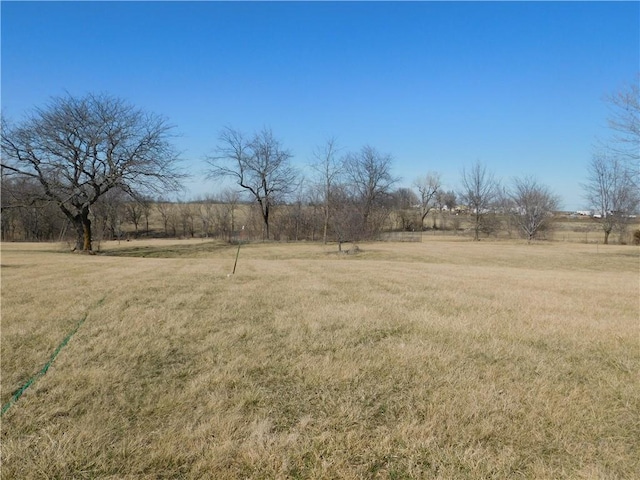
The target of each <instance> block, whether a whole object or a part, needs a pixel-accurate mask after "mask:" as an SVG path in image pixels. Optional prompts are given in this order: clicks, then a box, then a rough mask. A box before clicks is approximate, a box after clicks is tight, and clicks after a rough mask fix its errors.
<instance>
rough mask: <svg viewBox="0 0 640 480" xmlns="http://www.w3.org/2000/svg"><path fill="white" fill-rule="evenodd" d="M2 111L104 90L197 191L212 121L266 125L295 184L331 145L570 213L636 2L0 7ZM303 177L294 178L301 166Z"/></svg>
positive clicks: (635, 23)
mask: <svg viewBox="0 0 640 480" xmlns="http://www.w3.org/2000/svg"><path fill="white" fill-rule="evenodd" d="M1 15H2V30H1V36H2V38H1V39H2V46H1V48H2V51H1V53H2V85H1V86H2V95H1V99H2V112H3V115H7V116H8V117H10V118H11V119H13V120H19V119H20V118H21V117H22V115H24V114H25V113H26V112H27V111H29V109H31V108H33V107H35V106H38V105H43V104H45V103H46V102H47V101H48V99H49V98H50V97H51V96H54V95H61V94H64V92H65V91H68V92H69V93H71V94H73V95H82V94H85V93H87V92H108V93H111V94H113V95H116V96H118V97H122V98H124V99H126V100H128V101H130V102H131V103H133V104H135V105H137V106H139V107H141V108H144V109H146V110H150V111H153V112H156V113H159V114H162V115H165V116H166V117H168V118H169V120H170V121H171V123H173V124H175V125H176V127H177V128H176V131H177V132H178V133H180V134H181V137H180V138H179V139H178V140H177V142H176V143H177V145H178V147H179V148H180V149H181V150H182V151H184V157H185V159H186V165H187V167H188V169H189V170H190V171H191V172H192V173H193V174H194V175H195V177H194V178H193V179H192V180H191V181H189V182H188V184H187V187H188V189H189V192H190V193H189V194H188V196H189V197H194V196H197V195H204V194H207V193H216V191H218V190H219V189H218V186H217V185H216V184H215V183H214V182H213V181H204V180H201V179H202V172H203V170H204V168H205V164H204V162H203V158H204V156H205V155H206V154H207V153H210V152H211V151H212V150H213V148H214V147H215V145H216V143H217V136H218V133H219V131H220V129H221V128H222V127H224V126H225V125H230V126H233V127H235V128H237V129H240V130H243V131H245V132H247V133H251V132H253V131H256V130H259V129H261V128H263V127H265V126H266V127H270V128H271V129H272V130H273V132H274V134H275V136H276V137H277V138H279V139H280V140H281V141H282V142H283V144H284V145H285V146H286V147H288V148H289V149H291V150H292V152H293V153H294V162H295V163H296V164H297V165H298V166H300V167H301V168H302V169H303V170H304V166H305V165H307V164H308V163H309V162H310V161H311V156H312V151H313V149H314V147H316V146H317V145H319V144H321V143H322V142H323V141H324V140H325V139H326V138H327V137H330V136H334V137H336V139H337V140H338V142H339V144H340V145H342V146H343V147H344V148H345V150H357V149H359V148H360V147H362V146H363V145H365V144H368V145H371V146H373V147H375V148H377V149H378V150H379V151H380V152H383V153H390V154H391V155H392V156H393V157H394V173H395V174H396V175H397V176H399V177H401V178H402V182H401V185H403V186H410V185H411V183H412V182H413V180H414V179H415V178H416V177H418V176H420V175H424V174H425V173H426V172H428V171H430V170H434V171H438V172H440V173H441V174H442V177H443V180H444V182H445V184H446V187H447V188H452V189H456V188H458V186H459V179H460V172H461V170H462V168H463V167H469V166H470V165H471V164H473V163H474V162H475V161H477V160H479V161H481V162H482V163H484V164H485V165H487V167H488V168H489V169H490V170H492V171H494V172H495V174H496V176H497V177H499V178H501V179H502V180H503V181H504V182H505V183H508V182H509V181H510V180H511V179H512V178H513V177H514V176H521V175H534V176H535V177H536V178H538V179H539V180H540V181H541V182H542V183H545V184H547V185H548V186H549V187H550V188H552V189H553V190H554V191H555V192H556V193H558V194H559V195H560V196H561V198H562V200H563V207H564V208H566V209H573V210H575V209H579V208H583V207H584V203H585V202H584V201H583V200H582V192H581V189H580V182H582V181H584V177H585V170H586V165H587V162H588V161H589V158H590V155H591V151H592V146H593V144H594V143H595V141H596V138H597V137H605V136H606V135H607V129H606V117H607V106H606V104H605V103H604V102H603V96H604V95H605V94H607V93H611V92H614V91H616V90H618V89H620V88H621V87H622V86H623V85H624V84H626V83H629V82H632V81H637V79H638V77H637V74H638V71H639V70H640V4H639V3H638V2H393V3H392V2H313V3H311V2H283V3H280V2H258V3H254V2H224V3H221V2H80V3H79V2H43V3H37V2H6V1H3V2H2V3H1ZM307 170H308V169H307Z"/></svg>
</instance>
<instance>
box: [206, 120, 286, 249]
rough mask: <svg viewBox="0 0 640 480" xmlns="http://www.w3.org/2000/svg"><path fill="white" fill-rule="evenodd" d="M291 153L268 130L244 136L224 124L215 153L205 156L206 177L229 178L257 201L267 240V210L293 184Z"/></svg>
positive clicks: (269, 209) (282, 196) (268, 214)
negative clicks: (250, 136)
mask: <svg viewBox="0 0 640 480" xmlns="http://www.w3.org/2000/svg"><path fill="white" fill-rule="evenodd" d="M292 156H293V155H292V154H291V152H290V151H289V150H287V149H285V148H284V147H283V146H282V144H281V143H280V141H279V140H277V139H276V138H275V137H274V136H273V133H272V132H271V130H270V129H263V130H262V131H261V132H259V133H256V134H254V135H253V137H252V138H246V137H245V136H244V135H243V134H242V133H241V132H240V131H238V130H235V129H233V128H231V127H226V128H224V129H223V130H222V132H220V136H219V143H218V146H217V148H216V152H215V155H212V156H210V157H208V158H207V163H208V164H209V172H208V174H209V177H210V178H222V177H227V178H231V179H233V180H234V181H235V182H236V183H237V185H239V186H240V187H241V188H243V189H245V190H246V191H247V192H249V193H250V194H251V196H252V197H253V199H254V200H255V201H256V202H257V203H258V205H259V206H260V213H261V215H262V220H263V222H264V228H265V237H266V238H267V239H269V238H270V237H269V219H270V214H271V209H272V208H273V206H274V205H275V204H276V203H277V202H279V201H282V200H284V199H285V198H286V196H287V195H289V194H290V193H292V192H293V191H294V190H295V188H296V186H297V184H296V182H297V179H298V173H297V171H296V170H295V168H293V166H292V165H291V162H290V160H291V158H292Z"/></svg>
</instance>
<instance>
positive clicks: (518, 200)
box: [509, 177, 560, 242]
mask: <svg viewBox="0 0 640 480" xmlns="http://www.w3.org/2000/svg"><path fill="white" fill-rule="evenodd" d="M509 196H510V198H511V200H512V202H513V203H512V205H513V212H512V215H513V219H514V222H515V224H516V225H517V226H518V229H519V230H520V232H521V233H522V235H523V236H524V237H525V238H526V239H527V240H528V241H529V242H530V241H531V240H534V239H535V238H536V237H537V236H538V234H539V233H540V232H542V231H544V230H546V229H548V228H549V225H550V223H551V220H552V218H553V212H554V211H555V210H557V209H558V205H559V204H560V199H559V197H558V196H557V195H554V194H553V193H551V191H550V190H549V188H548V187H546V186H544V185H541V184H540V183H538V181H537V180H536V179H535V178H533V177H524V178H516V179H515V180H514V181H513V187H512V190H511V193H510V195H509Z"/></svg>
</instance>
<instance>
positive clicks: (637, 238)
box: [633, 229, 640, 245]
mask: <svg viewBox="0 0 640 480" xmlns="http://www.w3.org/2000/svg"><path fill="white" fill-rule="evenodd" d="M633 244H634V245H640V229H638V230H636V231H635V232H633Z"/></svg>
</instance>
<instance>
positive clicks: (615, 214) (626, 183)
mask: <svg viewBox="0 0 640 480" xmlns="http://www.w3.org/2000/svg"><path fill="white" fill-rule="evenodd" d="M582 187H583V189H584V192H585V197H586V199H587V201H588V202H589V203H590V205H591V207H592V208H594V210H595V211H597V212H598V215H599V217H600V218H599V220H600V223H601V225H602V229H603V231H604V243H609V234H610V233H611V232H612V231H613V230H614V229H616V228H617V229H620V230H624V227H625V226H626V224H627V223H628V221H629V215H630V214H632V213H635V212H636V210H637V209H638V204H639V203H640V192H638V188H637V185H636V184H635V182H634V180H633V179H632V176H631V174H630V172H629V169H628V168H626V165H625V163H624V162H623V161H621V160H620V158H619V156H617V155H615V154H608V153H606V152H604V151H600V152H596V153H595V154H594V155H593V157H592V159H591V163H590V164H589V167H588V176H587V182H586V183H585V184H583V185H582Z"/></svg>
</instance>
